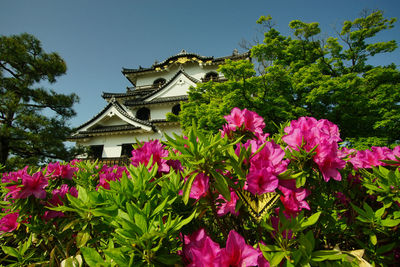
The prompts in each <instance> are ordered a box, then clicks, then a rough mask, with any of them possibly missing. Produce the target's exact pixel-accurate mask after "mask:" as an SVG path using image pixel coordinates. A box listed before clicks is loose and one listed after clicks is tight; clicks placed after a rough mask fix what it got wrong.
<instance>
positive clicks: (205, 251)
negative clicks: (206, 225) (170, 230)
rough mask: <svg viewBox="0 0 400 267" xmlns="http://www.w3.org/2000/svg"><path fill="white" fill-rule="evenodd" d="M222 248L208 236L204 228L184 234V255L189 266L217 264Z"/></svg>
mask: <svg viewBox="0 0 400 267" xmlns="http://www.w3.org/2000/svg"><path fill="white" fill-rule="evenodd" d="M220 250H221V249H220V247H219V245H218V244H217V243H215V242H214V241H212V240H211V238H210V237H209V236H207V234H206V232H205V231H204V229H200V230H198V231H196V232H194V233H192V234H191V235H188V236H184V246H183V257H184V261H185V262H186V263H187V264H188V265H187V266H193V267H195V266H199V267H203V266H204V267H206V266H215V260H216V257H217V256H218V255H219V253H220Z"/></svg>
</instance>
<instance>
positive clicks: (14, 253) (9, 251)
mask: <svg viewBox="0 0 400 267" xmlns="http://www.w3.org/2000/svg"><path fill="white" fill-rule="evenodd" d="M1 249H2V250H3V251H4V253H6V254H7V255H10V256H13V257H15V258H18V259H19V258H20V255H19V252H18V250H16V249H15V248H12V247H7V246H1Z"/></svg>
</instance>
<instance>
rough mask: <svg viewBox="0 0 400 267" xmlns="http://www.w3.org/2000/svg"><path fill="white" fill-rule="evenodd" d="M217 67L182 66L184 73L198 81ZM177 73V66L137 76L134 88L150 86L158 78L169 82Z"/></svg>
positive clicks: (190, 64)
mask: <svg viewBox="0 0 400 267" xmlns="http://www.w3.org/2000/svg"><path fill="white" fill-rule="evenodd" d="M217 68H218V66H217V65H208V66H203V68H202V67H200V66H199V65H198V64H197V63H192V62H189V63H185V64H183V69H184V71H185V72H186V73H187V74H189V75H190V76H192V77H194V78H196V79H198V80H200V79H201V78H203V77H204V75H205V74H206V73H207V72H210V71H216V70H217ZM178 71H179V65H173V66H170V68H169V69H168V70H163V71H159V72H155V73H150V74H145V75H139V76H138V77H137V81H136V86H143V85H151V84H153V82H154V81H155V80H156V79H158V78H164V79H166V80H167V81H169V80H170V79H171V78H172V77H173V76H174V75H175V74H176V73H177V72H178Z"/></svg>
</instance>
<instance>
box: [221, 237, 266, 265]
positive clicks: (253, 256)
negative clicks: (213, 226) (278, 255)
mask: <svg viewBox="0 0 400 267" xmlns="http://www.w3.org/2000/svg"><path fill="white" fill-rule="evenodd" d="M259 255H260V252H259V251H257V250H256V249H255V248H253V247H252V246H250V245H248V244H246V242H245V240H244V238H243V237H242V236H241V235H240V234H238V233H237V232H236V231H235V230H231V231H230V232H229V235H228V240H227V241H226V247H225V248H223V249H221V252H220V254H219V256H218V261H217V262H218V263H219V264H220V266H226V267H229V266H239V267H246V266H257V264H258V257H259Z"/></svg>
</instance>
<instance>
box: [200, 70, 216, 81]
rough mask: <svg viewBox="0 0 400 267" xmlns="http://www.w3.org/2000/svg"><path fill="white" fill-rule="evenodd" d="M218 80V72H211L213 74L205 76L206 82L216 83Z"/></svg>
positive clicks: (209, 73)
mask: <svg viewBox="0 0 400 267" xmlns="http://www.w3.org/2000/svg"><path fill="white" fill-rule="evenodd" d="M217 79H218V73H216V72H213V71H211V72H208V73H207V74H206V75H205V76H204V79H203V80H204V81H205V82H208V81H215V80H217Z"/></svg>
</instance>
